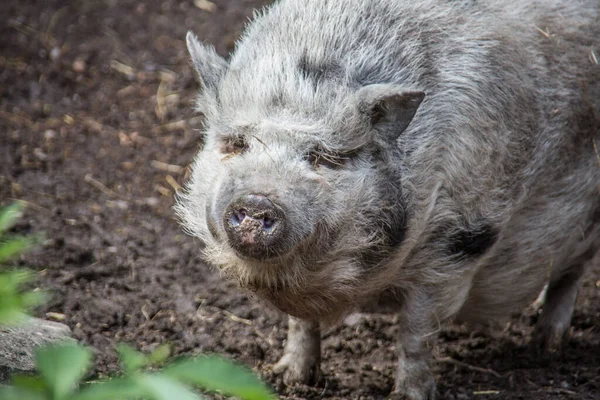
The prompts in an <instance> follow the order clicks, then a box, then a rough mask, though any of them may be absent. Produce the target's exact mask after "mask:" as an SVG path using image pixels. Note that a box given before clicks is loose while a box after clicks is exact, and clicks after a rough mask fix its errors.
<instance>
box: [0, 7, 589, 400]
mask: <svg viewBox="0 0 600 400" xmlns="http://www.w3.org/2000/svg"><path fill="white" fill-rule="evenodd" d="M215 3H216V8H214V9H211V10H203V9H201V8H198V7H196V6H195V5H194V3H193V1H192V0H180V1H175V0H162V1H152V2H150V1H147V2H142V1H135V0H119V1H117V0H102V1H100V0H99V1H84V0H79V1H77V0H73V1H60V0H46V1H44V2H36V1H31V0H28V1H25V0H3V1H2V2H1V4H0V15H2V16H3V17H2V18H1V19H0V205H5V204H8V203H10V202H11V201H13V200H14V199H18V200H22V201H25V202H27V204H28V205H29V207H28V208H27V211H26V215H25V218H24V219H23V220H22V222H20V223H19V225H18V226H17V227H16V228H15V231H16V232H21V233H28V232H44V234H45V237H46V240H45V242H44V244H43V246H41V247H40V248H38V249H36V250H35V251H34V252H32V253H30V254H27V255H26V256H24V257H23V258H22V260H20V261H19V264H21V265H27V266H29V267H31V268H33V269H34V270H35V271H37V274H38V277H39V279H38V286H39V287H41V288H43V289H46V290H49V291H51V293H52V300H51V301H50V302H49V303H48V304H47V305H46V306H45V307H43V308H42V309H40V310H38V311H37V314H38V315H39V316H42V317H46V318H50V317H53V318H57V317H58V318H61V319H62V318H64V322H65V323H66V324H68V325H69V326H70V327H71V328H72V329H73V332H74V335H75V337H76V338H77V339H78V340H80V341H81V342H83V343H86V344H89V345H91V346H93V348H94V349H95V351H96V372H95V373H96V374H99V375H103V374H106V373H109V372H111V371H114V370H116V369H117V368H118V365H117V364H116V357H115V352H114V346H115V343H117V342H127V343H130V344H132V345H134V346H136V347H138V348H140V349H142V350H150V349H153V348H155V347H156V346H157V345H158V344H160V343H164V342H169V343H171V344H172V345H173V346H174V349H175V351H176V352H177V353H178V354H196V353H208V352H215V353H219V354H223V355H225V356H227V357H230V358H233V359H236V360H239V361H240V362H242V363H244V364H246V365H248V366H249V367H251V368H254V369H255V370H256V371H257V372H259V373H261V374H262V375H263V376H264V377H265V378H266V379H267V380H268V381H269V382H270V383H271V385H272V387H273V388H274V389H275V390H276V391H277V393H278V394H279V395H280V396H281V398H285V399H319V398H323V399H359V398H361V399H383V398H385V397H386V395H387V394H388V393H389V391H390V390H391V388H392V384H393V375H394V356H393V353H394V337H395V336H396V335H397V332H396V329H395V327H394V318H393V317H391V316H368V317H362V318H356V319H354V320H352V321H349V322H347V323H345V324H341V325H340V326H338V327H335V328H333V329H330V330H328V331H327V332H326V333H325V336H324V340H323V352H324V360H323V369H324V373H325V375H324V376H325V378H324V380H323V382H322V383H321V384H320V385H319V386H318V387H308V386H297V387H292V388H286V387H284V385H283V384H282V383H281V380H280V378H278V377H277V376H274V375H273V374H271V373H270V372H269V371H270V370H269V365H270V364H272V363H273V362H275V361H276V360H277V359H278V357H279V356H280V355H281V352H282V343H283V340H284V338H285V334H286V318H285V317H284V316H283V315H281V314H280V313H279V312H277V311H275V310H272V309H269V308H268V307H266V306H264V305H261V304H260V303H259V302H258V301H256V300H255V299H252V298H249V297H247V296H246V295H245V294H243V293H240V292H238V291H236V290H235V288H234V287H233V286H232V285H230V284H228V283H227V282H225V281H224V280H222V279H221V278H220V277H219V275H218V273H216V272H214V271H213V270H211V269H210V268H209V267H207V266H206V265H204V264H203V263H202V262H201V261H200V259H199V257H198V255H199V249H200V247H201V244H200V243H199V242H198V241H197V240H194V239H192V238H190V237H187V236H186V235H185V234H184V233H183V232H182V231H181V229H180V228H179V227H178V225H177V223H176V221H175V220H174V216H173V212H172V211H171V206H172V205H173V194H174V192H175V191H176V190H177V189H178V187H179V185H181V184H183V182H185V180H186V178H187V173H188V172H187V171H188V170H187V166H188V165H189V163H190V161H191V159H192V156H193V155H194V153H195V151H196V149H197V147H198V145H199V141H200V134H199V128H200V126H201V116H200V115H196V114H194V113H193V112H192V107H191V103H192V99H193V96H194V91H195V89H196V83H195V80H194V76H193V73H192V69H191V68H190V65H189V62H188V58H187V54H186V51H185V44H184V36H185V33H186V31H187V30H188V29H192V30H194V31H195V32H196V33H197V34H198V35H199V37H200V38H202V39H203V40H205V41H207V42H210V43H213V44H215V46H216V48H217V50H218V51H219V52H220V53H222V54H227V52H229V51H230V50H231V49H232V48H233V46H234V42H235V39H236V38H237V37H238V35H239V33H240V30H241V29H242V27H243V25H244V24H245V22H246V21H247V18H248V17H249V16H250V15H251V14H252V11H253V9H254V8H255V7H260V6H261V3H264V1H261V0H221V1H215ZM596 265H598V263H597V264H596ZM49 313H50V314H49ZM52 313H54V314H52ZM536 316H537V314H536V312H533V311H529V312H525V313H524V314H523V315H519V316H515V317H514V318H513V319H512V320H511V321H510V323H508V324H506V325H504V326H502V327H501V329H499V330H497V331H495V334H494V336H493V337H492V336H489V335H487V334H483V333H473V332H471V331H469V330H467V329H466V328H464V327H461V326H454V325H450V326H446V327H444V328H443V329H442V331H441V335H440V338H439V340H438V341H437V347H436V352H435V353H436V358H437V360H438V362H437V364H436V367H435V374H436V378H437V380H438V382H439V385H438V390H439V397H440V398H441V399H460V400H463V399H495V400H508V399H511V400H512V399H527V400H542V399H599V398H600V267H595V268H593V269H592V270H591V271H590V272H589V273H588V274H587V276H586V279H585V282H584V284H583V288H582V290H581V296H580V298H579V301H578V304H577V309H576V312H575V315H574V318H573V326H572V332H571V339H570V341H569V342H568V344H567V347H566V348H565V351H564V352H563V353H556V354H552V355H550V356H545V357H536V356H534V354H533V353H532V352H531V351H530V350H529V348H528V342H529V340H530V337H531V332H532V327H533V324H534V323H535V320H536Z"/></svg>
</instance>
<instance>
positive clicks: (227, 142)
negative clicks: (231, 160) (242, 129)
mask: <svg viewBox="0 0 600 400" xmlns="http://www.w3.org/2000/svg"><path fill="white" fill-rule="evenodd" d="M247 148H248V145H247V143H246V140H245V139H244V138H243V137H241V136H236V137H228V138H224V139H223V141H222V142H221V148H220V150H221V153H223V154H231V155H235V154H239V153H242V152H243V151H244V150H246V149H247Z"/></svg>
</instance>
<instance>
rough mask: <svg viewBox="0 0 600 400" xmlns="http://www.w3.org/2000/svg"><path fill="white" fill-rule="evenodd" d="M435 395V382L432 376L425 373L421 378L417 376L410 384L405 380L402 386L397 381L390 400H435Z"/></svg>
mask: <svg viewBox="0 0 600 400" xmlns="http://www.w3.org/2000/svg"><path fill="white" fill-rule="evenodd" d="M435 395H436V387H435V380H434V379H433V376H432V375H431V374H429V373H424V374H423V375H421V376H415V377H414V378H413V379H412V380H411V382H410V383H409V382H407V381H406V380H404V381H403V382H402V384H400V382H398V381H397V382H396V387H395V389H394V391H393V392H392V393H390V394H389V396H388V400H435V398H436V396H435Z"/></svg>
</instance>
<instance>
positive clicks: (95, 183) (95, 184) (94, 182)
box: [83, 174, 119, 197]
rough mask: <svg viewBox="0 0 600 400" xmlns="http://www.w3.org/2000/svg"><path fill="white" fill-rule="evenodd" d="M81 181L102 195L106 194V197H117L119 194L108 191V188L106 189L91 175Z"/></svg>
mask: <svg viewBox="0 0 600 400" xmlns="http://www.w3.org/2000/svg"><path fill="white" fill-rule="evenodd" d="M83 179H84V180H85V181H86V182H87V183H89V184H90V185H92V186H93V187H95V188H96V189H98V190H99V191H101V192H102V193H104V194H106V195H107V196H109V197H119V194H118V193H117V192H115V191H114V190H112V189H110V188H109V187H107V186H106V185H104V184H103V183H102V182H100V181H98V180H96V179H94V178H93V177H92V175H90V174H86V175H85V177H84V178H83Z"/></svg>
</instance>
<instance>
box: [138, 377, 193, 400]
mask: <svg viewBox="0 0 600 400" xmlns="http://www.w3.org/2000/svg"><path fill="white" fill-rule="evenodd" d="M136 380H137V381H138V387H139V388H140V391H141V392H143V393H144V394H145V395H147V396H148V397H150V398H151V399H153V400H173V399H177V400H200V399H202V397H201V396H200V395H199V394H196V393H194V392H192V391H190V390H189V389H188V388H186V387H185V386H184V385H182V384H181V383H179V382H177V381H174V380H172V379H169V378H167V377H165V376H162V375H158V374H157V375H141V376H139V377H137V378H136Z"/></svg>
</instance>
